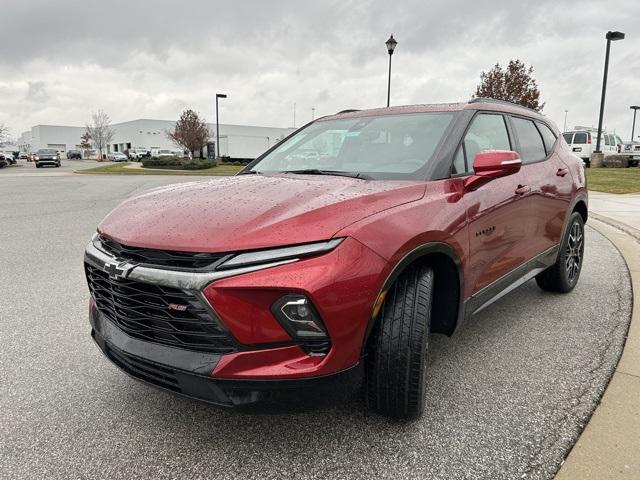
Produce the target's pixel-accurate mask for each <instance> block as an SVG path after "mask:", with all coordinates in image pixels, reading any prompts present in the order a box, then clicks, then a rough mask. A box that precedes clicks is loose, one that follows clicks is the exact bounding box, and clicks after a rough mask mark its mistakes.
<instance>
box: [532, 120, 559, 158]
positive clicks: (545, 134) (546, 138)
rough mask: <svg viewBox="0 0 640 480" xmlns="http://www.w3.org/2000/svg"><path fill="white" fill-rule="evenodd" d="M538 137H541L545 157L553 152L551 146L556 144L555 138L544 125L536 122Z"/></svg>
mask: <svg viewBox="0 0 640 480" xmlns="http://www.w3.org/2000/svg"><path fill="white" fill-rule="evenodd" d="M536 125H537V126H538V130H540V135H542V141H543V142H544V148H545V149H546V150H547V155H549V154H550V153H551V151H552V150H553V146H554V145H555V143H556V136H555V134H554V133H553V132H552V131H551V129H550V128H549V127H547V126H546V125H545V124H544V123H540V122H536Z"/></svg>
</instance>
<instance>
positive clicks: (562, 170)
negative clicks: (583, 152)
mask: <svg viewBox="0 0 640 480" xmlns="http://www.w3.org/2000/svg"><path fill="white" fill-rule="evenodd" d="M567 173H569V169H568V168H559V169H558V171H557V172H556V175H557V176H559V177H564V176H565V175H566V174H567Z"/></svg>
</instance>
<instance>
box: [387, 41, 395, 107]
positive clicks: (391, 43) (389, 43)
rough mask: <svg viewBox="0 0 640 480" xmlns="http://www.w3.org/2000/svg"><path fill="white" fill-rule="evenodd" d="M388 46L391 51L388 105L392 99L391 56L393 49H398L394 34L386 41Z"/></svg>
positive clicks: (388, 50)
mask: <svg viewBox="0 0 640 480" xmlns="http://www.w3.org/2000/svg"><path fill="white" fill-rule="evenodd" d="M385 45H386V46H387V52H389V79H388V82H387V107H388V106H389V101H390V100H391V56H392V55H393V51H394V50H395V49H396V45H398V42H396V39H395V38H393V34H391V36H390V37H389V40H387V41H386V42H385Z"/></svg>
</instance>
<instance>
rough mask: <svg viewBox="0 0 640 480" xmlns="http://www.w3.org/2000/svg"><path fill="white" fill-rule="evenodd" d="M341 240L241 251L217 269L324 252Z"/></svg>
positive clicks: (334, 246)
mask: <svg viewBox="0 0 640 480" xmlns="http://www.w3.org/2000/svg"><path fill="white" fill-rule="evenodd" d="M342 240H344V238H334V239H331V240H327V241H324V242H315V243H307V244H305V245H294V246H292V247H282V248H272V249H269V250H259V251H256V252H247V253H241V254H239V255H236V256H234V257H231V258H230V259H229V260H227V261H225V262H224V263H222V264H221V265H219V266H218V270H226V269H229V268H241V267H248V266H251V265H259V264H261V263H270V262H278V261H281V260H289V259H296V258H300V257H307V256H309V255H316V254H319V253H326V252H330V251H331V250H333V249H334V248H336V247H337V246H338V245H340V243H341V242H342Z"/></svg>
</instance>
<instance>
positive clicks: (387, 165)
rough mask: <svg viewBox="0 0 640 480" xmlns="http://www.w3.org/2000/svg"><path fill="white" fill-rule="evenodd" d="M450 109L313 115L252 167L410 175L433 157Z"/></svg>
mask: <svg viewBox="0 0 640 480" xmlns="http://www.w3.org/2000/svg"><path fill="white" fill-rule="evenodd" d="M454 116H455V113H451V112H447V113H440V112H437V113H436V112H431V113H419V114H401V115H380V116H371V117H356V118H349V119H344V120H326V121H322V120H320V121H318V122H315V123H313V124H311V125H309V126H308V127H307V128H305V129H303V130H300V131H299V132H298V133H296V134H294V135H293V136H292V137H291V138H289V139H288V140H287V141H285V142H284V143H283V144H282V145H280V146H279V147H278V148H277V149H275V150H274V151H272V152H271V153H269V154H268V155H266V156H265V157H264V158H262V159H261V160H260V161H259V162H258V163H257V164H255V165H254V166H253V167H252V171H256V172H296V171H304V170H322V171H325V172H328V173H331V172H336V173H340V172H342V173H347V172H348V173H360V174H363V175H367V176H369V177H372V178H378V179H410V178H414V175H413V174H415V173H416V172H418V171H419V170H421V169H422V168H423V167H424V166H425V165H427V163H428V162H429V161H430V160H431V158H432V157H433V154H434V152H435V150H436V147H437V146H438V144H439V143H440V141H441V140H442V137H443V136H444V133H445V131H446V130H447V127H448V126H449V124H450V123H451V121H452V120H453V118H454Z"/></svg>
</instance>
